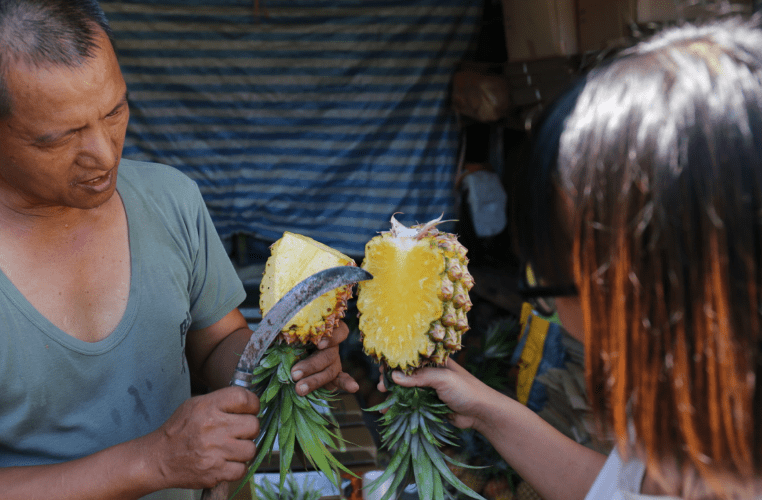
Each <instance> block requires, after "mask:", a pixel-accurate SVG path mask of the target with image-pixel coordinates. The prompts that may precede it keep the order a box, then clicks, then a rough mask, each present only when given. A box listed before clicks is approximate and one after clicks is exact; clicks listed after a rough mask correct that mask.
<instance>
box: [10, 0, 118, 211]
mask: <svg viewBox="0 0 762 500" xmlns="http://www.w3.org/2000/svg"><path fill="white" fill-rule="evenodd" d="M109 33H110V32H109V30H108V25H107V23H106V20H105V18H104V17H103V12H102V11H101V10H100V8H99V7H98V5H97V3H96V2H95V1H89V0H3V1H2V2H0V58H1V59H0V75H2V79H1V82H0V204H3V205H6V206H8V207H10V208H11V209H12V210H13V211H14V212H18V213H24V212H26V211H32V212H31V213H37V212H38V211H39V210H48V209H50V208H53V209H58V208H62V207H66V208H75V209H88V208H95V207H98V206H100V205H102V204H103V203H105V202H106V201H108V200H109V199H110V198H111V195H112V194H113V193H114V190H115V187H116V172H117V166H118V164H119V160H120V159H121V153H122V146H123V144H124V136H125V132H126V127H127V121H128V119H129V109H128V106H127V89H126V85H125V82H124V78H123V77H122V73H121V70H120V68H119V64H118V62H117V59H116V54H115V53H114V49H113V44H112V43H111V39H110V37H109Z"/></svg>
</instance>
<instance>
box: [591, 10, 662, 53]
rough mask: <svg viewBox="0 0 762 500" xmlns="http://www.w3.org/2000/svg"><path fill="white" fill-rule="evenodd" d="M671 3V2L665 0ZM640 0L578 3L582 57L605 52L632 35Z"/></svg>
mask: <svg viewBox="0 0 762 500" xmlns="http://www.w3.org/2000/svg"><path fill="white" fill-rule="evenodd" d="M662 1H670V2H671V0H662ZM635 2H636V0H578V2H577V30H578V33H579V51H580V53H584V52H588V51H595V50H601V49H605V48H606V47H609V46H611V45H612V44H615V43H616V42H617V41H618V40H621V39H622V38H624V37H628V36H629V35H630V32H631V30H630V25H631V24H632V23H633V22H634V21H635Z"/></svg>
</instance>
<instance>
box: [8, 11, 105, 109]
mask: <svg viewBox="0 0 762 500" xmlns="http://www.w3.org/2000/svg"><path fill="white" fill-rule="evenodd" d="M99 31H101V32H103V33H105V34H106V35H107V36H108V39H109V42H110V43H111V44H112V46H113V35H112V31H111V28H110V27H109V24H108V21H107V20H106V16H105V14H104V13H103V10H102V9H101V8H100V6H99V5H98V2H97V1H96V0H2V1H0V119H3V118H6V117H8V116H9V115H10V113H11V107H12V96H11V95H10V93H9V91H8V87H7V84H6V81H5V80H6V75H7V72H8V71H9V69H10V67H11V65H13V64H19V63H21V64H26V65H29V66H32V67H45V66H56V65H60V66H68V67H75V66H78V65H80V64H82V62H83V61H84V60H85V59H87V58H89V57H92V56H93V54H94V49H95V46H96V37H97V35H98V32H99Z"/></svg>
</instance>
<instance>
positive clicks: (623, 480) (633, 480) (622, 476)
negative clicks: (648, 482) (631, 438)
mask: <svg viewBox="0 0 762 500" xmlns="http://www.w3.org/2000/svg"><path fill="white" fill-rule="evenodd" d="M645 473H646V466H645V465H644V464H643V463H642V462H641V461H639V460H637V459H632V460H630V461H629V462H627V463H624V462H622V458H621V457H620V456H619V453H617V451H616V448H614V450H613V451H612V452H611V454H610V455H609V458H608V459H606V463H605V464H603V469H601V472H600V473H599V474H598V477H596V478H595V482H594V483H593V486H592V488H590V491H588V492H587V495H586V496H585V500H679V499H678V498H676V497H670V496H653V495H641V494H640V485H641V483H642V482H643V476H644V475H645Z"/></svg>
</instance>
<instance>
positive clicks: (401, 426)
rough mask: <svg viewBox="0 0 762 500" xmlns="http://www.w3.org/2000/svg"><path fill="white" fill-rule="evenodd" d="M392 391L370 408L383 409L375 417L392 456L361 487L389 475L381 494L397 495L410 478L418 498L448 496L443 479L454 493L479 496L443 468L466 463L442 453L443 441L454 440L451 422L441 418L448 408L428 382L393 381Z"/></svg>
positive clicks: (374, 485)
mask: <svg viewBox="0 0 762 500" xmlns="http://www.w3.org/2000/svg"><path fill="white" fill-rule="evenodd" d="M391 392H392V394H391V395H390V397H389V398H388V399H387V400H386V401H385V402H383V403H381V404H379V405H376V406H374V407H373V408H370V409H369V411H370V410H373V411H381V410H386V412H385V413H384V414H383V416H382V417H381V427H382V431H381V432H382V433H381V441H382V442H383V443H384V444H383V446H384V447H385V448H387V449H388V450H390V451H391V454H392V458H391V460H390V462H389V465H388V466H387V468H386V470H385V471H384V473H383V474H381V476H379V477H378V478H377V479H375V480H373V481H372V482H371V483H370V484H369V485H367V486H366V487H367V488H368V489H369V490H370V491H375V490H377V489H378V488H379V486H380V485H381V484H383V483H385V482H386V481H388V480H389V479H391V484H390V486H389V489H388V490H387V491H386V492H385V493H384V495H383V498H382V500H390V499H391V498H396V497H399V495H400V494H401V493H402V490H404V488H405V486H406V485H407V483H408V482H409V481H411V480H415V483H416V485H417V486H418V493H419V496H420V498H421V500H445V499H450V498H452V496H451V494H450V492H449V491H448V489H446V488H445V487H444V483H445V482H446V483H447V484H449V485H450V486H452V487H453V488H454V489H455V490H457V491H459V492H460V493H462V494H464V495H466V496H469V497H471V498H474V499H476V500H484V499H483V497H482V496H481V495H479V494H478V493H476V492H474V491H472V490H471V489H470V488H469V487H468V486H466V485H465V484H464V483H463V482H461V481H460V479H458V478H457V477H456V476H455V475H454V474H453V473H452V472H451V471H450V469H449V468H448V466H447V462H452V463H455V464H457V465H460V466H463V467H467V468H477V467H472V466H468V465H466V464H460V463H459V462H457V461H454V460H453V459H451V458H450V457H448V456H446V455H445V454H444V453H443V452H442V450H441V447H442V445H443V444H450V445H454V441H453V438H454V431H453V429H454V428H453V427H452V426H451V425H450V424H449V422H448V421H447V418H446V416H447V414H449V413H451V410H450V409H449V408H448V407H447V406H446V405H445V404H444V403H442V402H441V401H440V400H439V398H438V397H437V395H436V391H434V390H433V389H431V388H428V387H402V386H400V385H396V384H395V385H393V386H392V387H391Z"/></svg>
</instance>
